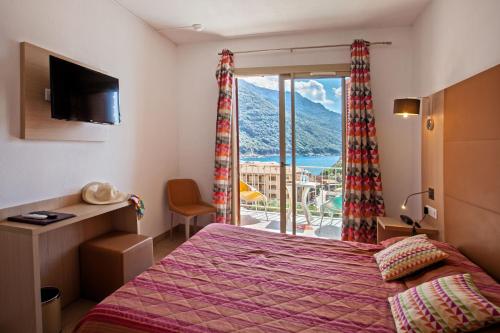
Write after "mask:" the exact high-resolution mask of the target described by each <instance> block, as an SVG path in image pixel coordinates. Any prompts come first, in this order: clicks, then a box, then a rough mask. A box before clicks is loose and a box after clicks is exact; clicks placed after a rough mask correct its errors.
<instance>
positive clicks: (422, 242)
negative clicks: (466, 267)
mask: <svg viewBox="0 0 500 333" xmlns="http://www.w3.org/2000/svg"><path fill="white" fill-rule="evenodd" d="M446 257H448V254H446V253H445V252H443V251H441V250H440V249H438V248H437V247H436V246H435V245H434V244H432V243H431V242H430V241H429V240H428V239H427V235H425V234H423V235H417V236H413V237H408V238H406V239H404V240H402V241H399V242H397V243H395V244H393V245H391V246H389V247H388V248H385V249H383V250H382V251H380V252H378V253H376V254H375V260H377V264H378V267H379V269H380V272H381V273H382V278H383V279H384V280H385V281H389V280H394V279H397V278H400V277H403V276H405V275H408V274H410V273H413V272H415V271H418V270H419V269H421V268H424V267H426V266H429V265H431V264H433V263H436V262H438V261H440V260H443V259H445V258H446Z"/></svg>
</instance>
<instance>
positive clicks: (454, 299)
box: [389, 273, 500, 333]
mask: <svg viewBox="0 0 500 333" xmlns="http://www.w3.org/2000/svg"><path fill="white" fill-rule="evenodd" d="M389 304H390V305H391V312H392V316H393V317H394V322H395V324H396V328H397V330H398V332H399V333H403V332H404V333H413V332H419V333H427V332H429V333H430V332H438V333H440V332H443V333H447V332H471V331H474V330H477V329H479V328H482V327H485V326H488V325H491V324H494V323H498V322H500V308H499V307H497V306H495V305H494V304H492V303H490V302H489V301H488V300H487V299H486V298H484V296H483V295H481V293H480V292H479V290H478V289H477V288H476V286H475V285H474V283H473V281H472V278H471V276H470V274H468V273H467V274H458V275H452V276H446V277H443V278H440V279H436V280H433V281H430V282H426V283H423V284H421V285H419V286H416V287H414V288H411V289H408V290H406V291H404V292H402V293H399V294H397V295H396V296H394V297H389Z"/></svg>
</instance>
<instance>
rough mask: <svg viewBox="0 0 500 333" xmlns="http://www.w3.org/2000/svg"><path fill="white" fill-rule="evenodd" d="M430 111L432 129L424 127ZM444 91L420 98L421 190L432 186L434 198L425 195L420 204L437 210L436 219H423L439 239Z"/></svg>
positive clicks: (441, 233) (441, 231) (441, 226)
mask: <svg viewBox="0 0 500 333" xmlns="http://www.w3.org/2000/svg"><path fill="white" fill-rule="evenodd" d="M431 112H432V119H434V129H433V130H432V131H429V130H427V129H426V128H425V121H426V118H427V115H429V114H430V113H431ZM443 121H444V91H440V92H437V93H435V94H434V95H432V96H429V97H425V98H424V99H423V100H422V190H425V189H428V188H429V187H432V188H433V189H434V200H431V199H429V197H428V196H427V195H425V196H423V197H422V204H423V205H424V206H425V205H429V206H431V207H434V208H436V209H437V211H438V216H437V219H434V218H432V217H430V216H427V217H426V218H425V220H426V221H427V222H428V223H429V224H431V225H433V226H436V227H437V228H438V230H439V240H444V238H445V230H444V215H445V211H444V184H443V156H444V154H443V130H444V123H443Z"/></svg>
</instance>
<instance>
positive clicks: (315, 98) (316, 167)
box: [295, 78, 343, 239]
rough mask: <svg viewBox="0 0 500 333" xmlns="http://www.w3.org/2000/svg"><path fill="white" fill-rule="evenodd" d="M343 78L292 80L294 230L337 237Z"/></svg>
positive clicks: (316, 235) (340, 215)
mask: <svg viewBox="0 0 500 333" xmlns="http://www.w3.org/2000/svg"><path fill="white" fill-rule="evenodd" d="M342 81H343V80H342V79H341V78H307V79H296V80H295V123H296V125H295V140H296V147H297V148H296V164H297V166H296V175H295V177H296V179H297V184H296V186H297V235H304V236H314V237H325V238H332V239H339V238H340V227H341V223H342V180H343V178H342V159H341V155H342V135H343V134H342V130H343V128H342V127H343V126H342V110H343V99H342V97H343V82H342Z"/></svg>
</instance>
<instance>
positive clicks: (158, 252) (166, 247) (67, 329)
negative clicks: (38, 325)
mask: <svg viewBox="0 0 500 333" xmlns="http://www.w3.org/2000/svg"><path fill="white" fill-rule="evenodd" d="M184 241H185V238H184V228H182V227H181V228H176V230H175V231H174V233H173V235H172V239H170V237H167V238H164V239H162V240H160V241H159V242H157V243H156V244H155V245H154V248H153V254H154V258H155V262H158V261H160V260H161V259H163V258H164V257H165V256H166V255H168V254H169V253H170V252H172V251H173V250H175V248H176V247H178V246H179V245H181V244H182V243H183V242H184ZM96 304H97V303H96V302H93V301H89V300H86V299H83V298H81V299H79V300H78V301H76V302H74V303H72V304H70V305H69V306H68V307H66V308H65V309H64V310H63V317H62V327H63V330H62V333H71V332H73V329H74V328H75V326H76V325H77V324H78V322H79V321H80V319H82V318H83V316H85V314H86V313H87V312H88V311H89V310H90V309H92V308H93V307H94V306H95V305H96Z"/></svg>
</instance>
